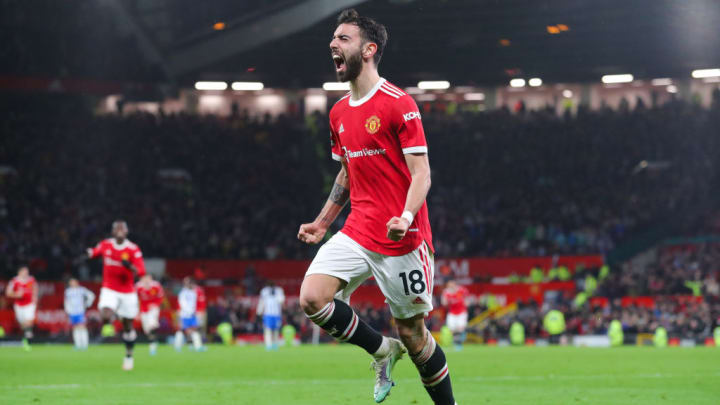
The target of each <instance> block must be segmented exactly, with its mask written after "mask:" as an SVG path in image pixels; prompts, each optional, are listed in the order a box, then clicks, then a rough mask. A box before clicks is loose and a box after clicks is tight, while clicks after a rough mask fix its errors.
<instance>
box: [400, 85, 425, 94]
mask: <svg viewBox="0 0 720 405" xmlns="http://www.w3.org/2000/svg"><path fill="white" fill-rule="evenodd" d="M405 92H406V93H407V94H424V93H425V90H423V89H421V88H419V87H405Z"/></svg>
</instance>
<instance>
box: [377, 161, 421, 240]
mask: <svg viewBox="0 0 720 405" xmlns="http://www.w3.org/2000/svg"><path fill="white" fill-rule="evenodd" d="M405 162H406V163H407V165H408V169H409V170H410V176H411V177H412V180H411V182H410V187H409V188H408V193H407V198H406V199H405V209H404V210H403V212H404V211H410V213H411V214H412V215H413V217H414V216H415V215H417V213H418V211H420V208H422V206H423V204H424V203H425V198H426V197H427V194H428V191H430V183H431V180H430V161H429V160H428V156H427V154H424V153H423V154H419V153H418V154H407V155H405ZM387 228H388V238H389V239H391V240H394V241H399V240H401V239H402V238H404V237H405V234H406V233H407V231H408V228H410V222H409V221H408V220H407V219H406V218H403V217H399V216H398V217H392V218H391V219H390V221H388V223H387Z"/></svg>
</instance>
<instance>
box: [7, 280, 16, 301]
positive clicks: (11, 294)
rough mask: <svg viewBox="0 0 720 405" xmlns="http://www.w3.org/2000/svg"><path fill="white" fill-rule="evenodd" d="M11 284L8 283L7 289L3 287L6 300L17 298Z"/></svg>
mask: <svg viewBox="0 0 720 405" xmlns="http://www.w3.org/2000/svg"><path fill="white" fill-rule="evenodd" d="M12 289H13V282H12V281H11V282H9V283H8V285H7V287H5V295H6V296H7V297H8V298H17V294H15V293H13V290H12Z"/></svg>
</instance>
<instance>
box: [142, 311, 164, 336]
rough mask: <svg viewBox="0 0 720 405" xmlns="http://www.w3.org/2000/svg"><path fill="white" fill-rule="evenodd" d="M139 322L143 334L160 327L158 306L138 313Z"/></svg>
mask: <svg viewBox="0 0 720 405" xmlns="http://www.w3.org/2000/svg"><path fill="white" fill-rule="evenodd" d="M140 323H142V328H143V331H144V332H145V334H148V333H150V332H151V331H153V330H154V329H157V328H159V327H160V307H157V306H152V307H150V308H149V309H148V310H147V312H141V313H140Z"/></svg>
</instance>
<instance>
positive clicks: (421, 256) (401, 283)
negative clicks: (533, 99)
mask: <svg viewBox="0 0 720 405" xmlns="http://www.w3.org/2000/svg"><path fill="white" fill-rule="evenodd" d="M433 269H434V264H433V260H432V255H431V254H430V253H429V251H428V249H427V245H426V244H425V243H423V244H422V245H420V247H418V248H417V249H415V250H414V251H412V252H410V253H408V254H406V255H404V256H383V255H377V257H375V258H374V260H373V261H372V274H373V276H375V280H376V281H377V283H378V286H379V287H380V289H381V290H382V293H383V294H384V295H385V298H386V299H387V302H388V305H389V306H390V312H391V313H392V315H393V317H394V318H397V319H407V318H412V317H414V316H415V315H418V314H427V313H429V312H430V311H432V309H433V306H432V278H433V273H434V272H433Z"/></svg>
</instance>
